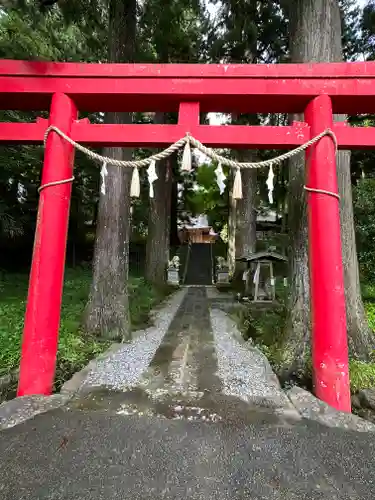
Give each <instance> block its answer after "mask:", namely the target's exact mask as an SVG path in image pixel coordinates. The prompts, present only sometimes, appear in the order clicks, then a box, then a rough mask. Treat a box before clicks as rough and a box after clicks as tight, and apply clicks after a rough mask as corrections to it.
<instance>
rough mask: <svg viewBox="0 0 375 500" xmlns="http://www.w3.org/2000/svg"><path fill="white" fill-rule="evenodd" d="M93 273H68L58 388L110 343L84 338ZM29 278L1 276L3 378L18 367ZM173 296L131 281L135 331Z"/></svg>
mask: <svg viewBox="0 0 375 500" xmlns="http://www.w3.org/2000/svg"><path fill="white" fill-rule="evenodd" d="M90 283H91V271H89V270H87V269H82V268H77V269H74V270H73V269H68V270H67V271H66V273H65V283H64V293H63V305H62V310H61V325H60V335H59V350H58V356H57V365H56V377H55V389H56V390H58V389H59V388H60V387H61V385H62V384H63V383H64V382H65V381H66V380H67V379H69V378H70V377H71V376H72V374H73V373H74V372H76V371H79V370H80V369H82V368H83V367H84V366H85V365H86V364H87V363H88V362H89V361H90V360H91V359H92V358H94V357H95V356H97V355H98V354H100V353H102V352H104V351H105V350H106V349H107V348H108V346H109V345H110V343H111V342H103V341H98V339H96V338H95V337H92V336H87V335H81V332H80V323H81V319H82V313H83V311H84V308H85V305H86V301H87V297H88V292H89V287H90ZM27 287H28V276H27V275H25V274H6V273H5V274H2V275H1V280H0V376H1V375H6V374H8V373H10V372H11V371H12V370H14V369H16V368H18V365H19V359H20V350H21V339H22V330H23V322H24V313H25V307H26V295H27ZM168 293H170V288H169V287H165V288H163V289H159V290H157V289H155V288H153V287H152V286H150V285H149V284H148V283H146V282H145V280H144V279H143V278H139V277H130V279H129V307H130V317H131V321H132V328H133V330H134V329H139V328H141V327H144V326H145V325H146V324H147V322H148V317H149V312H150V310H151V309H152V308H153V307H154V306H155V305H156V304H158V303H160V302H161V300H163V299H164V298H165V297H166V295H168Z"/></svg>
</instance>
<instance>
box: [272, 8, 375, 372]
mask: <svg viewBox="0 0 375 500" xmlns="http://www.w3.org/2000/svg"><path fill="white" fill-rule="evenodd" d="M289 7H290V8H289V16H290V29H291V33H290V47H291V60H292V62H294V63H302V62H335V61H336V62H337V61H341V60H342V58H343V57H342V42H341V15H340V10H339V6H338V3H337V1H336V0H293V2H291V1H290V2H289ZM295 119H297V120H298V119H301V117H295ZM335 119H343V117H335ZM337 169H338V185H339V192H340V195H341V210H340V217H341V236H342V245H343V262H344V272H345V293H346V304H347V317H348V336H349V347H350V351H351V354H353V355H357V356H359V357H361V358H366V357H367V356H368V354H369V351H370V344H369V335H370V331H369V328H368V326H367V322H366V318H365V313H364V308H363V303H362V299H361V291H360V284H359V271H358V261H357V253H356V243H355V235H354V220H353V206H352V193H351V179H350V152H347V151H345V152H340V153H339V154H338V165H337ZM304 183H305V168H304V159H303V157H299V158H295V159H293V160H292V161H291V162H290V182H289V201H288V207H289V232H290V235H291V242H290V264H291V265H290V276H291V279H290V283H291V296H290V304H289V308H290V310H289V319H288V322H287V329H286V337H285V339H284V346H283V352H284V360H283V363H282V367H281V368H282V369H283V371H285V372H288V373H291V372H294V371H295V370H299V369H300V370H301V371H302V372H305V371H306V363H307V361H308V356H307V353H308V351H309V349H310V293H309V272H308V238H307V219H306V199H305V196H304V193H303V185H304ZM327 230H328V228H327ZM322 279H324V277H322Z"/></svg>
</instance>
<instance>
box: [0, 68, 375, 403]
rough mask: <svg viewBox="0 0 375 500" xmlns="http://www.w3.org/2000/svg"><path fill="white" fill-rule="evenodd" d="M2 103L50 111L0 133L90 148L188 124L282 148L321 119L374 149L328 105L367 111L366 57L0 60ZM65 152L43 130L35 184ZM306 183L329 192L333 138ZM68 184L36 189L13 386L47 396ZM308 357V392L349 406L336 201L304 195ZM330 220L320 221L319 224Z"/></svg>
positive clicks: (322, 145)
mask: <svg viewBox="0 0 375 500" xmlns="http://www.w3.org/2000/svg"><path fill="white" fill-rule="evenodd" d="M0 108H1V109H15V110H38V111H39V110H48V109H49V110H50V116H49V120H44V119H39V120H37V121H36V123H0V142H2V143H6V144H42V143H43V137H44V133H45V131H46V129H47V127H48V126H49V125H54V126H56V127H58V128H59V129H60V130H61V131H63V132H65V133H66V134H67V135H69V136H70V137H71V138H72V139H74V140H75V141H77V142H79V143H81V144H83V145H89V146H124V147H138V146H143V147H153V148H155V147H165V146H167V145H170V144H171V143H174V142H175V141H177V140H178V139H180V138H181V137H184V136H185V135H186V133H187V132H189V133H190V134H191V135H192V136H193V137H195V138H197V139H198V140H199V141H201V142H202V143H203V144H205V145H206V146H211V147H230V148H247V149H291V148H294V147H297V146H299V145H301V144H303V143H305V142H307V141H308V140H310V139H311V138H312V137H314V136H316V135H318V134H319V133H321V132H323V131H324V130H326V129H327V128H330V129H331V130H333V132H334V133H335V135H336V138H337V142H338V147H339V149H372V148H373V147H374V146H375V128H350V127H348V126H347V125H346V124H344V123H337V124H334V123H333V116H332V113H347V114H360V113H375V63H371V62H370V63H337V64H336V63H334V64H298V65H296V64H283V65H177V64H170V65H143V64H72V63H54V62H51V63H42V62H27V61H9V60H2V61H0ZM78 111H132V112H135V111H139V112H147V111H164V112H172V111H178V113H179V114H178V116H179V119H178V124H177V125H116V124H100V125H97V124H95V125H94V124H90V123H89V121H88V120H85V119H84V120H81V121H80V120H78ZM200 112H228V113H231V112H232V113H233V112H237V113H239V112H242V113H271V112H272V113H277V112H279V113H304V114H305V122H304V123H300V122H299V123H294V124H293V125H292V126H285V127H271V126H270V127H266V126H264V127H263V126H262V127H256V126H240V125H234V126H209V125H201V124H200V121H199V113H200ZM73 160H74V151H73V148H72V146H71V145H70V144H68V143H67V142H66V141H64V140H63V139H62V138H61V137H59V136H58V135H57V134H56V133H51V134H50V135H49V137H48V140H47V144H46V151H45V158H44V166H43V173H42V185H44V184H47V183H50V182H53V181H61V180H64V179H70V178H71V177H72V175H73ZM307 185H308V186H309V187H310V188H313V189H320V190H321V189H323V190H326V191H329V192H332V193H337V179H336V159H335V147H334V143H333V141H332V138H330V137H327V136H326V137H324V138H322V139H321V140H320V141H319V143H318V144H317V145H316V146H314V147H313V148H311V151H309V168H308V174H307ZM70 196H71V183H66V184H60V185H56V186H51V187H48V188H47V189H44V190H42V191H41V193H40V201H39V210H38V220H37V228H36V235H35V244H34V254H33V263H32V267H31V274H30V285H29V293H28V300H27V309H26V316H25V327H24V334H23V344H22V358H21V364H20V379H19V387H18V395H19V396H22V395H31V394H50V393H51V388H52V383H53V377H54V370H55V363H56V352H57V343H58V329H59V322H60V308H61V297H62V286H63V275H64V264H65V248H66V238H67V227H68V216H69V204H70ZM308 213H309V238H310V275H311V300H312V304H311V305H312V356H313V368H314V384H315V393H316V395H317V396H318V397H319V398H320V399H322V400H323V401H326V402H327V403H329V404H330V405H332V406H334V407H336V408H338V409H340V410H344V411H350V410H351V404H350V387H349V375H348V349H347V329H346V312H345V295H344V283H343V268H342V254H341V239H340V220H339V200H338V198H336V197H334V196H329V195H326V194H322V193H317V192H313V193H309V194H308ZM328 228H329V229H328Z"/></svg>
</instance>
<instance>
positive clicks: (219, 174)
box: [215, 163, 226, 194]
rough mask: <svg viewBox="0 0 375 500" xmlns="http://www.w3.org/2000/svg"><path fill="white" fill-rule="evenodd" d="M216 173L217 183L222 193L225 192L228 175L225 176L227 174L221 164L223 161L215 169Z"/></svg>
mask: <svg viewBox="0 0 375 500" xmlns="http://www.w3.org/2000/svg"><path fill="white" fill-rule="evenodd" d="M215 174H216V183H217V185H218V187H219V190H220V194H223V193H224V191H225V180H226V177H225V174H224V172H223V167H222V166H221V163H219V165H218V166H217V168H216V170H215Z"/></svg>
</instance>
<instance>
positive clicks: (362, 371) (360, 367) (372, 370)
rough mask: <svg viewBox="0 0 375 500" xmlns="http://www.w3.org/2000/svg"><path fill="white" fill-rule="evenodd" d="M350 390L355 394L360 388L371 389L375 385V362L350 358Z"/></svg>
mask: <svg viewBox="0 0 375 500" xmlns="http://www.w3.org/2000/svg"><path fill="white" fill-rule="evenodd" d="M349 373H350V390H351V392H352V393H353V394H354V393H356V392H358V391H359V390H360V389H369V388H372V387H374V386H375V363H365V362H364V361H358V360H353V359H352V360H350V361H349Z"/></svg>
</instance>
